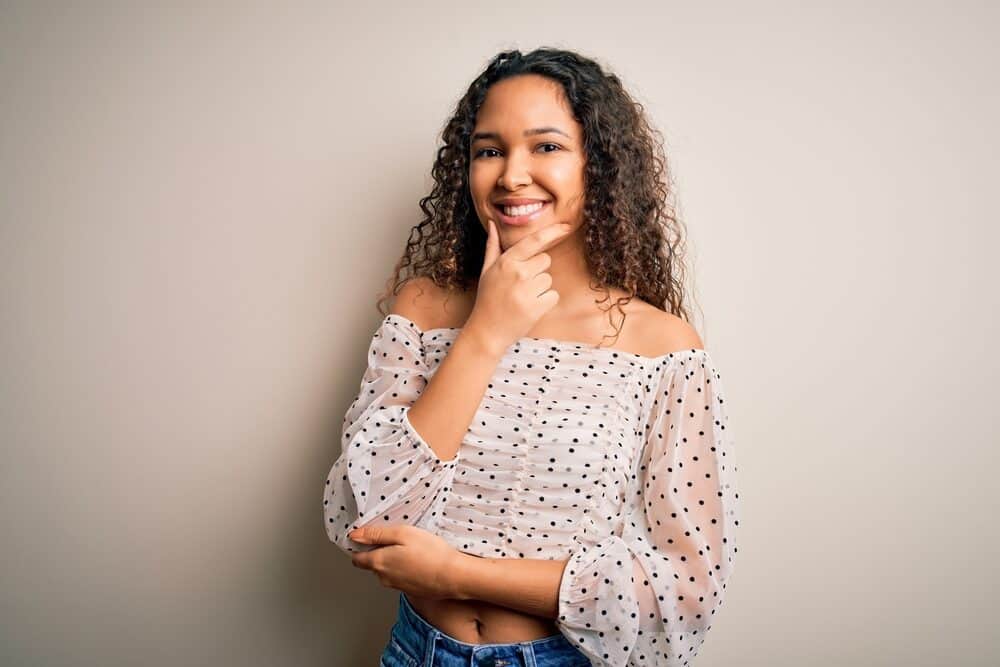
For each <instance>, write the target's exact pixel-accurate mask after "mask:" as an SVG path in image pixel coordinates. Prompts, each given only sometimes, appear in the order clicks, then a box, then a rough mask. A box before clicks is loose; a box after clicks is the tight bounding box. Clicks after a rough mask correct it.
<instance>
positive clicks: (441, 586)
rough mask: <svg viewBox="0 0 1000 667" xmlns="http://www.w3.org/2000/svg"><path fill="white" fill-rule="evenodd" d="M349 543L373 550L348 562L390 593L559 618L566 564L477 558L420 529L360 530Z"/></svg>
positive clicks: (383, 527) (352, 535) (539, 560)
mask: <svg viewBox="0 0 1000 667" xmlns="http://www.w3.org/2000/svg"><path fill="white" fill-rule="evenodd" d="M349 537H350V538H351V539H352V540H354V541H356V542H359V543H361V544H369V545H372V546H374V547H376V548H374V549H372V550H370V551H365V552H359V553H355V554H354V555H353V556H351V560H352V561H353V562H354V565H355V566H357V567H360V568H363V569H366V570H371V571H372V572H374V573H375V574H376V575H377V576H378V578H379V581H381V582H382V584H383V585H385V586H387V587H389V588H395V589H398V590H401V591H403V592H404V593H412V594H414V595H420V596H426V597H431V598H435V599H455V600H483V601H486V602H492V603H493V604H497V605H500V606H502V607H508V608H510V609H515V610H517V611H521V612H524V613H526V614H531V615H533V616H542V617H544V618H557V617H558V611H557V610H558V605H559V585H560V583H561V581H562V576H563V570H564V569H565V567H566V563H567V562H568V560H541V559H527V558H480V557H478V556H473V555H471V554H467V553H464V552H462V551H459V550H458V549H455V548H454V547H453V546H451V545H450V544H448V543H447V542H445V541H444V540H443V539H441V538H440V537H438V536H437V535H434V534H432V533H429V532H427V531H426V530H424V529H422V528H418V527H416V526H408V525H395V526H379V525H374V526H364V527H362V528H358V529H356V530H354V531H353V532H352V533H351V534H350V535H349Z"/></svg>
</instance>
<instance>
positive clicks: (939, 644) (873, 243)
mask: <svg viewBox="0 0 1000 667" xmlns="http://www.w3.org/2000/svg"><path fill="white" fill-rule="evenodd" d="M42 4H43V3H27V2H25V3H22V4H21V5H19V6H15V5H11V4H9V3H4V6H3V9H2V10H0V84H2V86H0V90H2V93H0V96H2V99H0V151H2V153H0V157H2V160H0V188H2V191H0V221H2V227H0V272H2V273H0V275H2V284H0V308H2V320H0V321H2V325H0V326H2V328H0V344H2V348H0V349H2V350H3V355H2V366H0V378H2V380H0V392H2V401H0V411H2V412H0V438H2V443H3V459H2V461H3V463H2V467H0V474H2V478H0V520H2V524H0V528H2V531H3V533H2V539H3V549H2V550H0V559H2V573H0V576H2V590H3V596H2V603H0V604H2V612H0V613H2V618H0V652H2V655H0V662H2V663H3V664H4V665H10V666H29V665H30V666H36V665H45V666H48V665H60V666H61V665H137V664H143V665H164V666H166V665H171V666H173V665H241V666H242V667H250V666H257V665H261V666H263V665H303V666H308V665H316V666H319V665H338V666H339V665H369V664H374V663H375V662H376V656H377V655H378V653H379V652H380V650H381V647H382V646H383V645H384V643H385V641H386V639H387V637H388V631H389V627H390V626H391V624H392V623H393V621H394V618H395V612H396V595H397V593H396V592H395V591H392V590H390V589H385V588H382V587H381V586H380V585H379V583H378V581H377V579H375V578H374V576H372V575H370V574H369V575H366V574H363V573H361V572H360V571H359V570H356V569H354V568H352V567H351V565H350V560H349V559H348V558H347V556H346V555H344V554H342V553H341V552H339V551H337V550H336V548H335V547H333V545H332V544H330V543H328V542H327V540H326V536H325V534H324V531H323V526H322V515H321V495H322V486H323V480H324V478H325V476H326V473H327V471H328V470H329V467H330V466H331V465H332V463H333V460H334V459H335V458H336V456H337V454H338V451H339V428H340V424H341V419H342V418H343V414H344V411H345V410H346V409H347V407H348V405H349V403H350V401H351V400H352V399H353V397H354V392H355V391H356V390H357V387H358V382H359V380H360V375H361V372H362V370H363V364H364V362H365V352H366V348H367V344H368V341H369V337H370V336H371V334H372V332H373V331H374V328H375V327H376V326H377V324H378V321H379V315H378V313H377V312H376V311H375V309H374V296H375V293H376V291H377V290H378V289H379V288H380V287H381V285H382V281H383V279H384V278H385V276H386V272H387V271H388V270H389V268H390V267H391V265H392V262H393V260H394V259H395V258H396V256H397V255H398V253H399V252H400V250H401V249H402V246H403V242H404V239H405V236H406V232H407V230H408V229H409V227H410V226H411V225H412V224H414V223H415V222H416V221H417V220H418V213H419V211H418V209H417V205H416V202H417V199H418V198H419V197H420V196H421V195H422V194H424V193H425V192H426V191H427V189H428V187H429V184H430V180H429V169H430V165H431V160H432V157H433V155H434V152H435V149H436V146H437V140H438V134H439V132H440V130H441V128H442V126H443V123H444V121H445V119H446V117H447V115H448V114H449V112H450V110H451V109H452V106H453V105H454V103H455V101H456V100H457V99H458V97H459V96H460V94H461V93H462V91H463V90H464V89H465V87H466V86H467V85H468V83H469V82H470V81H471V79H472V77H473V76H474V75H475V74H476V73H477V72H479V71H480V69H481V68H482V67H483V66H484V65H485V63H486V62H487V61H488V59H489V58H490V57H491V56H492V55H494V54H495V53H496V52H497V51H498V50H500V49H502V48H507V47H514V46H516V47H519V48H521V49H522V50H525V51H527V50H530V49H531V48H534V47H536V46H540V45H550V46H559V47H567V48H573V49H579V50H580V51H581V52H583V53H585V54H587V55H591V56H594V57H597V58H598V59H600V60H601V61H602V62H604V63H605V64H607V65H609V66H610V67H612V68H613V69H614V70H615V71H616V72H618V73H619V74H620V75H621V76H622V78H623V79H624V80H625V82H626V83H627V85H628V86H629V87H630V89H631V90H632V92H633V93H634V94H635V95H636V97H637V98H638V99H639V100H640V101H642V102H643V103H644V104H646V105H647V107H648V109H649V111H650V113H651V115H652V116H653V119H654V121H655V122H656V123H657V125H658V126H659V127H660V128H661V129H662V130H663V132H664V134H665V136H666V139H667V151H668V157H669V158H670V159H671V160H672V162H673V167H674V173H675V176H676V179H677V186H678V189H679V190H678V191H679V198H680V203H681V213H682V215H683V217H684V220H685V222H686V223H687V224H688V226H689V230H690V238H691V246H692V249H693V259H694V262H695V265H694V270H695V272H696V275H697V282H696V284H695V288H696V290H697V293H696V296H697V299H698V302H699V303H700V304H701V306H702V308H703V310H704V313H705V320H704V321H703V322H699V323H698V326H699V329H700V330H701V331H702V332H703V336H704V338H705V341H706V346H707V347H708V348H709V349H710V350H711V351H712V353H713V356H714V358H715V359H716V361H717V363H718V365H719V368H720V370H721V371H722V372H723V375H724V377H725V379H726V384H727V387H728V392H729V396H730V399H731V400H730V410H731V414H732V420H733V425H734V433H735V436H736V438H737V447H738V449H737V456H738V461H739V464H740V478H739V479H740V484H741V492H742V500H743V506H742V517H743V523H742V538H741V543H740V556H739V562H738V565H737V569H736V572H735V575H734V578H733V580H732V584H731V586H730V588H729V591H728V597H727V600H726V603H725V605H724V606H723V608H722V611H721V612H720V614H719V616H718V617H717V619H716V621H715V624H714V626H713V628H712V630H711V632H710V634H709V635H708V639H707V642H706V644H705V646H704V648H703V649H702V652H701V655H700V657H699V659H698V661H697V663H698V665H700V666H701V667H707V666H709V665H769V666H777V665H804V664H809V665H846V664H851V665H902V664H907V665H941V664H953V665H987V664H996V662H997V660H998V658H1000V640H998V639H997V635H996V632H995V627H996V625H997V621H998V614H997V613H996V612H995V611H994V606H995V594H996V593H997V590H998V583H1000V581H998V579H1000V577H998V575H997V570H998V566H997V556H998V553H997V552H998V539H997V534H996V525H997V522H996V518H995V516H994V509H995V507H996V505H997V500H998V498H997V493H996V491H995V490H994V488H995V481H996V469H997V464H998V458H997V454H996V452H997V447H998V445H1000V443H998V438H997V436H996V429H995V426H994V424H993V423H992V422H993V419H994V416H995V414H996V413H995V405H994V403H995V400H996V398H997V394H996V389H995V387H996V381H997V371H998V355H997V352H996V351H995V346H993V345H989V346H988V345H987V343H988V342H995V341H996V339H997V334H998V331H997V328H998V327H997V312H998V308H997V306H998V304H997V290H996V287H997V285H998V283H1000V281H998V275H997V273H998V272H997V268H996V265H997V260H996V247H997V242H998V240H1000V238H998V236H1000V235H998V233H997V223H998V220H997V216H996V214H995V210H996V209H995V204H994V202H993V201H988V200H987V193H990V194H991V195H993V196H995V195H996V192H997V186H996V183H997V179H998V176H1000V169H998V159H1000V158H998V155H1000V145H998V143H1000V142H998V134H1000V133H998V131H997V128H996V119H997V118H998V117H1000V98H998V90H997V84H996V81H997V77H996V74H997V65H998V60H1000V58H998V56H1000V51H998V47H997V42H996V39H995V38H996V34H997V31H998V18H1000V16H998V11H997V10H996V9H995V8H994V7H995V6H993V5H992V3H985V2H982V3H975V2H966V3H958V4H956V3H954V2H951V3H945V2H939V3H933V4H932V3H912V2H896V3H888V2H876V3H872V2H864V3H862V2H839V3H816V4H817V5H820V4H822V5H827V7H826V8H822V7H820V6H816V7H813V8H809V9H806V8H804V7H803V6H802V4H803V3H798V2H785V3H774V2H764V3H735V2H734V3H726V6H722V5H720V4H719V3H663V2H648V3H630V2H613V3H592V4H591V5H585V4H582V3H580V2H558V3H555V2H552V3H537V2H503V3H468V2H449V3H445V2H438V3H431V4H428V3H426V2H425V3H420V5H421V6H420V8H414V7H412V6H410V5H409V4H408V3H407V4H404V3H401V2H400V3H397V4H396V6H394V7H392V8H388V7H386V6H385V5H382V6H376V7H373V8H370V9H367V8H360V5H361V3H350V4H348V3H342V4H338V3H319V2H316V3H303V4H297V5H296V6H295V7H294V8H291V9H278V8H277V7H278V5H279V4H281V3H273V5H272V6H271V7H265V6H263V5H246V4H244V3H233V4H231V5H227V4H220V3H193V2H192V3H185V4H184V6H180V5H179V3H170V4H171V6H170V7H167V6H166V5H164V6H161V7H158V8H155V7H153V6H152V5H149V4H148V3H134V5H144V6H143V7H142V8H139V7H137V6H131V7H128V6H126V5H124V4H123V5H119V6H113V5H107V4H98V3H80V4H86V5H87V6H86V7H84V6H78V7H74V8H71V7H70V6H69V5H70V3H66V6H59V5H57V4H52V3H44V5H45V6H44V7H43V6H41V5H42ZM73 4H74V5H75V4H77V3H73ZM205 4H211V7H207V8H206V7H204V6H203V5H205ZM694 4H701V5H705V6H704V7H702V8H694V7H692V5H694ZM834 5H835V6H836V8H833V6H834Z"/></svg>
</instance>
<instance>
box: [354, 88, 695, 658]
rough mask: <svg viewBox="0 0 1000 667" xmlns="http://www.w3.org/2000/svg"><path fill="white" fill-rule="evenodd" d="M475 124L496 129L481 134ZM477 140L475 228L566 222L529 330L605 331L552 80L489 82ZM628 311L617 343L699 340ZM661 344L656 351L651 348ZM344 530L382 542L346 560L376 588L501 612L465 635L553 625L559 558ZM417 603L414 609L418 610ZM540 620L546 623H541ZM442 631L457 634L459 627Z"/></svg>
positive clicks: (577, 159)
mask: <svg viewBox="0 0 1000 667" xmlns="http://www.w3.org/2000/svg"><path fill="white" fill-rule="evenodd" d="M542 127H554V128H558V129H559V130H561V131H562V132H563V133H565V134H559V133H554V132H549V133H545V134H537V135H529V136H525V134H524V132H525V131H526V130H530V129H534V128H542ZM477 133H490V134H493V135H495V136H492V137H489V138H480V139H477V138H475V135H476V134H477ZM473 137H474V141H473V143H472V145H471V149H470V167H469V187H470V193H471V195H472V199H473V202H474V205H475V208H476V212H477V214H478V217H479V220H480V224H482V225H483V229H484V230H486V231H488V224H489V223H488V221H489V220H491V219H492V220H493V221H495V223H496V227H497V231H498V233H499V241H500V248H501V250H502V251H503V250H506V249H507V248H509V247H510V246H511V245H513V244H514V243H516V242H517V241H519V240H520V239H522V238H524V237H525V236H527V235H529V234H531V233H533V232H536V231H537V230H539V229H542V228H543V227H546V226H550V225H555V224H558V223H561V222H566V223H569V224H570V225H572V228H573V229H572V231H571V232H570V233H569V234H568V235H567V236H565V237H564V238H563V239H562V240H560V241H559V242H558V243H556V244H555V245H553V246H551V247H550V248H549V249H548V250H547V251H546V252H548V253H549V255H550V256H551V264H550V266H549V268H548V269H547V272H548V273H549V274H550V275H551V277H552V285H551V289H553V290H555V291H557V292H558V293H559V301H558V303H557V304H556V305H555V306H554V307H553V308H552V309H551V310H549V311H547V312H546V313H545V314H544V315H543V316H542V317H541V318H540V319H539V320H538V321H537V322H536V324H535V326H534V328H533V329H532V330H531V331H530V332H528V335H529V336H536V337H539V338H554V339H561V340H583V341H584V342H593V343H597V342H598V341H600V339H601V337H602V336H603V335H605V334H610V333H613V332H612V331H611V330H609V328H610V323H609V320H608V315H607V313H606V312H605V309H606V308H607V304H606V303H605V304H603V305H598V304H597V303H596V302H598V301H600V300H602V299H604V297H605V293H604V291H603V290H594V289H592V288H591V287H590V281H591V276H590V274H589V272H588V270H587V265H586V261H585V256H584V241H583V234H582V231H583V225H584V221H583V209H582V206H583V197H584V193H585V188H586V184H585V178H584V176H585V172H584V167H585V164H586V155H585V151H584V147H583V127H582V126H581V125H580V124H579V123H578V122H577V121H576V120H575V119H574V118H573V114H572V111H571V109H570V107H569V106H568V103H567V102H566V101H565V100H564V99H563V97H562V90H561V88H560V86H559V84H557V83H555V82H553V81H550V80H549V79H546V78H544V77H541V76H539V75H534V74H529V75H521V76H516V77H513V78H510V79H505V80H503V81H500V82H498V83H496V84H494V85H493V87H492V88H490V90H489V92H488V93H487V95H486V98H485V100H484V103H483V105H482V107H481V108H480V110H479V113H478V116H477V120H476V126H475V129H474V131H473ZM503 196H514V197H525V198H537V199H544V200H550V201H551V204H550V205H549V207H548V210H546V211H543V213H542V215H541V216H539V217H538V218H536V219H535V220H534V221H532V222H531V223H530V224H528V225H523V226H513V225H507V224H504V223H503V222H501V221H500V219H499V217H498V216H497V215H496V210H495V209H494V207H493V204H492V203H491V202H493V201H494V200H495V199H497V198H499V197H503ZM610 294H611V297H612V298H616V297H620V296H625V293H624V292H623V291H622V290H619V289H613V288H612V289H610ZM466 296H467V297H470V298H468V299H467V300H466V303H467V304H468V305H469V306H470V307H471V304H472V303H473V302H474V297H475V295H474V294H472V295H466ZM624 310H625V312H626V313H627V314H628V321H629V322H630V324H631V323H632V322H636V325H635V326H630V327H624V328H623V331H622V335H621V337H620V338H619V339H618V341H619V342H618V344H617V345H616V346H615V347H619V348H622V349H627V350H633V351H635V352H637V353H639V354H648V355H649V356H655V355H657V354H659V353H660V352H661V351H662V347H663V341H662V333H661V334H660V340H658V341H655V340H653V341H651V340H649V337H648V336H647V337H645V339H644V338H643V337H642V336H641V335H640V333H641V332H642V331H643V330H650V329H653V328H655V329H657V330H658V331H660V332H663V331H664V330H665V329H666V328H667V327H670V329H671V331H673V332H674V333H673V334H672V338H673V341H672V344H671V346H670V347H671V349H680V348H684V347H692V346H696V347H700V346H701V341H700V339H698V337H697V334H695V333H694V330H693V329H691V328H690V327H689V326H687V325H686V324H683V323H682V321H681V320H679V318H676V317H674V316H672V315H668V314H666V313H663V311H661V310H659V309H657V308H654V307H653V306H651V305H650V304H647V303H645V302H643V301H641V300H640V299H637V298H636V299H633V301H632V302H630V303H629V304H627V305H625V306H624ZM467 314H468V308H466V312H465V315H467ZM654 318H655V319H654ZM643 322H646V323H650V324H652V325H653V326H649V325H648V324H647V325H643ZM457 325H458V326H461V323H460V322H459V323H457ZM441 326H451V324H442V325H441ZM618 326H620V323H618ZM679 327H680V329H679ZM678 334H679V335H680V337H678ZM657 343H658V344H659V348H660V349H659V350H657V349H654V348H655V347H656V346H657ZM351 538H352V539H355V540H357V541H359V542H362V543H367V544H372V545H376V546H377V547H378V548H376V549H373V550H371V551H368V552H360V553H356V554H354V555H353V556H352V558H351V560H352V562H353V564H354V565H355V566H356V567H359V568H363V569H367V570H370V571H371V572H372V573H374V574H375V575H376V576H377V577H378V578H379V580H380V582H381V583H382V584H383V585H385V586H388V587H391V588H394V589H397V590H400V591H403V592H404V593H406V594H407V596H408V597H412V598H413V600H415V601H422V602H424V603H425V606H424V607H423V609H427V611H428V616H429V615H430V612H431V611H432V610H433V609H434V606H433V605H432V604H430V603H431V602H432V601H435V600H442V601H444V600H451V601H483V602H486V603H491V604H493V605H497V607H498V609H495V610H494V611H498V612H501V613H499V614H496V613H494V614H491V615H490V616H489V617H490V618H492V619H494V625H501V626H507V627H508V628H513V629H512V630H509V632H508V634H507V635H506V636H505V635H503V634H502V633H501V634H492V635H488V634H480V633H479V632H478V631H475V632H472V633H471V634H470V635H466V636H464V637H463V636H458V637H457V638H458V639H460V640H462V641H470V642H479V643H485V642H514V641H526V640H531V639H537V638H540V637H543V636H548V635H551V634H555V633H556V632H557V630H556V629H555V626H554V625H553V624H552V622H551V619H555V618H557V617H558V594H559V584H560V581H561V579H562V574H563V570H564V569H565V566H566V563H567V561H566V560H544V559H530V558H523V559H522V558H480V557H477V556H473V555H470V554H466V553H463V552H460V551H458V550H457V549H455V548H454V547H452V546H451V545H449V544H448V543H447V542H445V540H444V539H442V538H441V537H438V536H437V535H434V534H432V533H429V532H427V531H425V530H423V529H420V528H417V527H414V526H406V525H397V526H379V525H372V526H365V527H362V528H359V529H358V530H356V531H354V532H353V533H351ZM465 604H467V605H469V604H472V603H465ZM421 609H422V608H420V607H418V611H421ZM459 610H461V611H462V612H464V613H466V614H475V615H477V616H482V615H483V614H482V610H481V608H480V607H472V606H467V607H460V608H459V609H456V608H454V607H453V608H451V612H452V614H453V615H454V614H456V613H457V612H458V611H459ZM502 612H507V615H504V614H503V613H502ZM522 615H526V617H524V616H522ZM441 617H442V620H443V618H444V617H445V611H443V610H442V611H441ZM530 617H534V618H535V619H536V622H535V623H526V622H522V621H523V620H528V621H530V620H531V618H530ZM539 619H546V621H545V622H544V623H539V622H537V621H538V620H539ZM429 620H431V621H432V622H436V620H437V619H435V618H429ZM512 633H513V634H512ZM517 633H520V634H517ZM450 634H452V635H453V636H455V635H457V634H458V631H457V630H455V631H452V632H451V633H450ZM472 635H475V636H472Z"/></svg>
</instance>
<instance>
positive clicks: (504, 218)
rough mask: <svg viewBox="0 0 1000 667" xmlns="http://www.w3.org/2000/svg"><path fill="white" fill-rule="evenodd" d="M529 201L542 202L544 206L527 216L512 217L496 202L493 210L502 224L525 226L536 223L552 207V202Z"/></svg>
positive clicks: (533, 201) (532, 201)
mask: <svg viewBox="0 0 1000 667" xmlns="http://www.w3.org/2000/svg"><path fill="white" fill-rule="evenodd" d="M507 201H518V200H507ZM520 201H525V200H520ZM527 201H528V202H530V203H536V204H537V203H539V202H540V203H541V204H542V206H541V208H539V209H538V210H537V211H532V212H531V213H528V214H526V215H515V216H510V215H507V214H506V213H504V212H503V205H502V204H499V203H496V202H494V203H493V210H494V211H496V212H497V217H498V218H499V219H500V222H502V223H504V224H506V225H525V224H528V223H530V222H532V221H534V220H535V219H536V218H538V216H540V215H542V214H543V213H544V212H545V211H547V210H548V209H549V206H550V205H551V202H548V201H544V200H541V199H535V200H527Z"/></svg>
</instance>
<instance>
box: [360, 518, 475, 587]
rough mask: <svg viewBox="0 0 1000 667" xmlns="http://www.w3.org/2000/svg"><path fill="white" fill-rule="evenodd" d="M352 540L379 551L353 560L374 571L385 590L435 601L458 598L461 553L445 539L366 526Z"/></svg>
mask: <svg viewBox="0 0 1000 667" xmlns="http://www.w3.org/2000/svg"><path fill="white" fill-rule="evenodd" d="M348 537H350V538H351V539H352V540H354V541H356V542H361V543H362V544H372V545H377V546H376V548H375V549H372V550H370V551H364V552H359V553H355V554H353V555H352V556H351V560H352V561H353V563H354V565H355V567H360V568H363V569H366V570H371V571H372V572H374V573H375V574H376V575H377V576H378V579H379V581H380V582H381V583H382V585H383V586H386V587H389V588H395V589H397V590H400V591H402V592H404V593H412V594H413V595H415V596H419V597H427V598H432V599H435V600H441V599H452V598H455V597H457V591H456V590H455V589H456V583H455V580H454V577H453V576H452V575H454V574H455V573H456V571H457V565H458V562H459V559H460V557H461V552H460V551H459V550H458V549H455V548H454V547H453V546H451V545H450V544H448V543H447V542H445V541H444V539H442V538H440V537H438V536H437V535H434V534H433V533H430V532H428V531H426V530H424V529H422V528H417V527H416V526H408V525H396V526H364V527H362V528H357V529H355V530H354V531H352V532H351V533H350V534H349V535H348Z"/></svg>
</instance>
